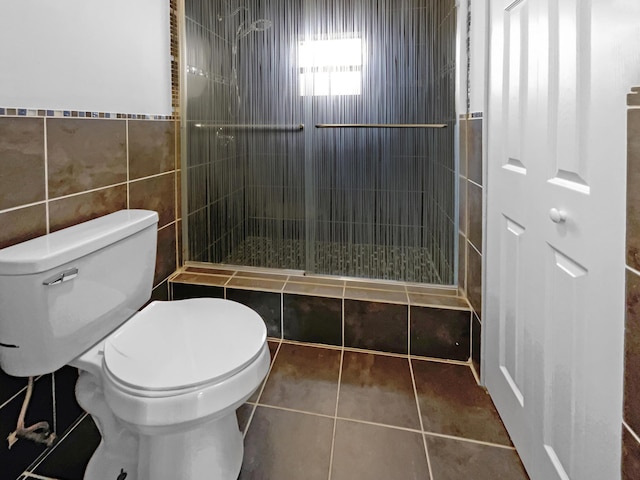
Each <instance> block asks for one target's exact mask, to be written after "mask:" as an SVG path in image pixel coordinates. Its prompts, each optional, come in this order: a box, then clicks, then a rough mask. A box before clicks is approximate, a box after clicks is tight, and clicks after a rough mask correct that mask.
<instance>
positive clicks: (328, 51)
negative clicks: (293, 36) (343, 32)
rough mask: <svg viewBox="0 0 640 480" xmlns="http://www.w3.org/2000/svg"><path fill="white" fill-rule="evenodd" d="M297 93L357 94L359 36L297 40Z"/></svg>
mask: <svg viewBox="0 0 640 480" xmlns="http://www.w3.org/2000/svg"><path fill="white" fill-rule="evenodd" d="M298 63H299V65H300V95H301V96H305V95H314V96H320V95H360V93H361V92H362V39H360V38H345V39H339V40H313V41H307V42H300V45H299V50H298Z"/></svg>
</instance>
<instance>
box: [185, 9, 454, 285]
mask: <svg viewBox="0 0 640 480" xmlns="http://www.w3.org/2000/svg"><path fill="white" fill-rule="evenodd" d="M187 7H188V8H187V50H188V55H187V57H188V62H189V67H188V75H187V76H188V96H189V101H188V108H187V115H186V117H187V124H188V126H187V130H188V136H187V137H188V138H187V142H188V150H189V153H188V160H187V165H188V171H187V175H188V185H189V187H188V191H189V195H188V197H189V198H188V207H187V208H188V230H189V235H188V238H189V257H190V258H189V259H191V260H200V261H207V262H214V263H229V264H235V265H247V266H254V267H268V268H281V269H282V268H284V269H295V270H304V271H307V272H312V273H320V274H329V275H342V276H351V277H362V278H378V279H392V280H404V281H415V282H426V283H444V284H450V283H453V271H454V270H453V267H454V244H455V236H454V233H455V231H456V227H455V215H454V212H455V196H454V195H455V178H456V177H455V168H454V156H453V126H454V123H455V115H454V108H453V99H454V90H453V85H454V73H455V63H454V56H455V48H454V47H455V7H454V2H453V0H377V1H373V0H348V1H345V0H227V1H216V2H211V1H210V0H188V1H187ZM336 124H337V125H336ZM345 124H349V125H352V124H357V125H358V126H356V127H354V126H345ZM374 124H375V125H376V126H374ZM379 124H382V126H380V125H379ZM424 124H440V126H442V125H444V128H427V127H424ZM328 125H330V126H328ZM399 125H402V127H401V126H399Z"/></svg>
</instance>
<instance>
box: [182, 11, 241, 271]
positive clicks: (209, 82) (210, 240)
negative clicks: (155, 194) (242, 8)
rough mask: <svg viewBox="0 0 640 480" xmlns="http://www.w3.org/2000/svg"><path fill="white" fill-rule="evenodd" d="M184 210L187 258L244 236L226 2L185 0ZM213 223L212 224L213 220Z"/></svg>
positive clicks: (215, 258)
mask: <svg viewBox="0 0 640 480" xmlns="http://www.w3.org/2000/svg"><path fill="white" fill-rule="evenodd" d="M185 8H186V18H185V25H186V41H187V44H188V45H189V48H188V49H187V98H188V100H187V112H188V119H187V121H186V122H185V127H186V142H187V184H188V185H189V188H188V198H187V211H188V212H187V215H188V229H189V235H188V238H189V245H188V247H189V252H190V259H191V260H194V261H203V262H220V261H222V260H223V258H224V257H225V256H227V255H228V253H229V252H230V251H231V250H233V249H234V248H235V247H236V246H237V244H238V243H239V241H240V239H242V238H244V236H245V228H246V216H245V204H244V202H245V185H244V180H243V178H244V172H245V167H244V161H245V160H244V158H243V157H242V156H241V155H240V153H239V149H238V144H239V141H240V138H239V134H241V132H239V131H238V130H237V129H233V128H229V127H223V125H229V124H234V123H235V124H237V123H239V122H238V121H237V119H235V118H234V117H233V115H232V114H233V111H234V110H233V109H234V108H235V107H234V105H233V104H232V100H233V98H234V96H235V86H234V85H233V82H232V78H233V75H232V72H233V65H232V55H231V51H232V48H233V44H232V43H231V42H230V40H229V38H231V35H233V34H235V30H233V29H231V28H229V27H230V25H229V24H228V22H226V21H225V18H224V17H225V15H226V14H227V12H226V11H225V7H224V2H202V1H193V0H188V1H186V2H185ZM212 225H215V226H216V228H212V227H211V226H212Z"/></svg>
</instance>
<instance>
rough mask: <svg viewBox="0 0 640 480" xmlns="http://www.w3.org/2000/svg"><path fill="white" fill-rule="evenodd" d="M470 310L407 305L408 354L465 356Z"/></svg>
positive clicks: (467, 347)
mask: <svg viewBox="0 0 640 480" xmlns="http://www.w3.org/2000/svg"><path fill="white" fill-rule="evenodd" d="M470 319H471V313H470V312H468V311H465V310H449V309H444V308H431V307H415V306H412V307H411V354H412V355H421V356H423V357H434V358H446V359H449V360H462V361H467V360H469V355H470V354H471V344H470V337H471V331H470V328H471V327H470V326H471V323H470Z"/></svg>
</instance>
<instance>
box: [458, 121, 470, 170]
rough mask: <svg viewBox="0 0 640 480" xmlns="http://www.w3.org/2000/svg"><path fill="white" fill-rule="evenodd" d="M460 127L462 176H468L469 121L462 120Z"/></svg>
mask: <svg viewBox="0 0 640 480" xmlns="http://www.w3.org/2000/svg"><path fill="white" fill-rule="evenodd" d="M459 122H460V123H459V125H460V137H459V140H458V146H459V154H460V175H462V176H463V177H466V176H467V171H468V167H467V130H468V126H467V125H468V123H469V121H468V120H466V119H463V118H461V119H460V120H459Z"/></svg>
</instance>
